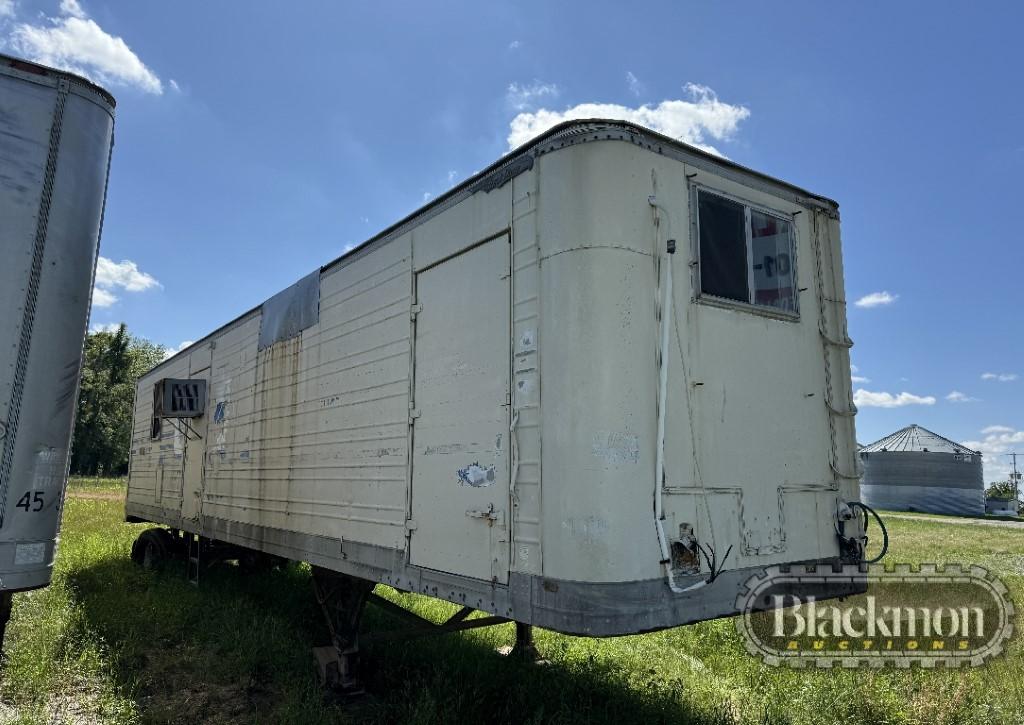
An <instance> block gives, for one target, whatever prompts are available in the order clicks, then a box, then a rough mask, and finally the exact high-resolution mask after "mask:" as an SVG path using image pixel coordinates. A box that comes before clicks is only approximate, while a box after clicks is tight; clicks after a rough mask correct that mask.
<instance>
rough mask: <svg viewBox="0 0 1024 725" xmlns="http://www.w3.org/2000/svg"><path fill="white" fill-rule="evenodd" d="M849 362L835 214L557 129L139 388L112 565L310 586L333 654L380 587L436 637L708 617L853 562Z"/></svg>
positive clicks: (739, 178)
mask: <svg viewBox="0 0 1024 725" xmlns="http://www.w3.org/2000/svg"><path fill="white" fill-rule="evenodd" d="M211 312H212V314H213V315H215V314H216V312H215V311H211ZM850 344H851V343H850V342H849V340H848V337H847V331H846V315H845V302H844V291H843V274H842V263H841V251H840V242H839V213H838V208H837V205H836V203H835V202H833V201H830V200H829V199H826V198H823V197H820V196H816V195H814V194H810V193H808V192H806V191H803V190H801V189H799V188H797V187H795V186H792V185H790V184H787V183H784V182H781V181H778V180H776V179H773V178H770V177H768V176H765V175H764V174H760V173H757V172H754V171H751V170H749V169H746V168H743V167H741V166H739V165H737V164H735V163H732V162H730V161H728V160H726V159H723V158H721V157H718V156H714V155H710V154H708V153H705V152H703V151H701V150H698V149H696V148H693V147H691V146H687V145H685V144H681V143H679V142H678V141H675V140H673V139H670V138H667V137H665V136H662V135H659V134H657V133H655V132H653V131H650V130H648V129H644V128H640V127H638V126H635V125H632V124H628V123H623V122H618V121H606V120H589V121H572V122H568V123H564V124H562V125H560V126H557V127H555V128H553V129H551V130H550V131H548V132H547V133H545V134H544V135H542V136H540V137H538V138H536V139H534V140H533V141H532V142H530V143H528V144H526V145H524V146H522V147H521V148H519V149H517V150H515V151H514V152H512V153H510V154H508V155H506V156H504V157H502V158H501V159H500V160H499V161H497V162H496V163H495V164H493V165H492V166H490V167H488V168H487V169H485V170H484V171H482V172H480V173H478V174H476V175H475V176H473V177H472V178H470V179H469V180H467V181H465V182H464V183H462V184H460V185H458V186H457V187H455V188H454V189H452V190H451V191H449V192H448V193H446V194H444V195H443V196H441V197H440V198H438V199H437V200H435V201H434V202H433V203H431V204H429V205H427V206H425V207H423V208H422V209H420V210H418V211H417V212H415V213H413V214H411V215H410V216H408V217H407V218H405V219H403V220H401V221H400V222H398V223H396V224H395V225H394V226H392V227H390V228H388V229H386V230H384V231H383V232H381V233H380V234H378V235H377V236H375V237H374V238H372V239H370V240H368V241H367V242H365V243H364V244H362V245H361V246H359V247H358V248H356V249H354V250H352V251H351V252H349V253H347V254H345V255H344V256H342V257H341V258H339V259H337V260H335V261H333V262H331V263H329V264H327V265H325V266H324V267H321V268H320V269H317V270H315V271H314V272H312V273H311V274H310V275H308V276H307V277H305V278H303V279H301V280H300V281H299V282H297V283H296V284H294V285H293V286H291V287H289V288H288V289H286V290H284V291H283V292H281V293H279V294H277V295H275V296H274V297H271V298H270V299H269V300H267V301H266V302H264V303H263V304H262V305H260V306H258V307H256V308H254V309H252V310H250V311H249V312H247V313H245V314H244V315H242V316H241V317H239V318H238V319H236V320H234V321H232V322H230V323H228V324H226V325H224V326H223V327H221V328H219V329H217V330H215V331H214V332H212V333H210V334H209V335H207V336H206V337H205V338H203V339H201V340H199V341H198V342H196V343H195V344H193V345H191V346H190V347H189V348H187V349H186V350H183V351H182V352H180V353H178V354H177V355H175V356H174V357H172V358H170V359H169V360H167V361H165V362H163V363H161V364H160V365H158V366H157V367H156V368H154V369H153V370H152V371H150V372H149V373H148V374H146V375H145V376H144V377H143V378H142V379H141V380H140V381H139V385H138V390H137V396H136V406H135V425H134V433H133V440H132V451H131V453H132V455H131V465H130V469H131V476H130V482H129V486H128V496H127V503H126V513H127V519H128V520H129V521H136V522H142V521H148V522H155V523H158V524H162V525H164V526H166V527H168V528H169V529H170V531H168V530H167V529H164V530H153V529H150V530H149V531H147V532H144V533H143V534H142V536H141V537H140V539H139V541H138V543H137V545H136V548H135V555H136V557H137V558H138V559H139V560H140V561H141V560H145V561H153V560H154V559H155V558H159V557H160V556H162V555H165V554H167V553H168V552H171V551H174V550H176V549H179V550H182V551H184V550H186V549H188V550H189V551H190V552H191V553H190V560H191V564H192V565H193V567H195V566H196V565H198V563H199V559H201V558H202V557H203V556H204V554H201V553H200V552H201V551H209V552H213V551H216V550H217V549H218V547H219V548H220V550H221V551H222V552H223V551H232V552H234V555H236V556H238V557H241V558H243V559H245V558H246V557H247V556H250V555H252V556H258V554H251V552H260V553H262V554H264V555H272V556H275V557H283V558H287V559H292V560H303V561H307V562H310V563H312V564H313V565H314V573H315V577H314V579H315V581H316V582H317V583H318V585H319V591H320V593H321V596H322V597H323V598H324V599H325V600H328V602H327V603H328V604H329V605H330V607H331V608H332V610H333V611H334V613H335V615H336V616H335V617H334V631H335V633H336V635H337V637H336V643H337V644H338V645H339V649H341V650H346V648H347V649H349V650H351V649H352V648H353V647H354V642H355V634H354V628H355V626H356V625H357V623H358V612H359V611H360V609H361V607H362V605H363V602H364V601H365V599H366V597H367V596H372V595H370V590H372V588H373V585H374V584H375V583H378V582H382V583H385V584H388V585H391V586H393V587H395V588H397V589H400V590H407V591H413V592H420V593H423V594H428V595H430V596H433V597H438V598H441V599H446V600H448V601H451V602H454V603H456V604H459V605H463V606H464V607H465V608H466V609H464V610H463V612H461V613H460V614H459V615H457V616H456V617H455V618H454V619H453V621H452V622H450V623H448V624H449V626H451V627H455V628H462V627H465V626H470V623H473V622H494V621H507V620H515V621H517V622H519V623H523V624H525V625H530V624H537V625H541V626H543V627H546V628H550V629H554V630H558V631H560V632H566V633H572V634H579V635H589V636H610V635H620V634H627V633H633V632H642V631H647V630H655V629H659V628H664V627H671V626H675V625H680V624H685V623H688V622H695V621H699V620H704V619H709V618H713V617H721V616H725V615H730V614H733V613H735V611H736V609H737V594H738V592H739V590H740V589H741V587H742V585H743V583H744V582H746V581H747V580H748V579H749V577H751V576H752V575H753V574H755V573H757V572H759V571H761V570H763V569H764V568H765V567H766V566H769V565H773V564H780V563H790V562H822V563H837V562H840V561H844V562H855V561H859V560H861V559H862V558H863V551H862V547H861V545H860V543H861V540H860V536H861V531H860V528H859V527H860V523H859V521H843V520H844V519H847V518H848V517H849V516H850V512H849V509H848V507H847V504H848V503H849V502H854V501H856V499H857V496H858V488H857V475H858V471H857V465H858V463H857V451H856V443H855V437H854V426H853V414H854V407H853V403H852V400H851V392H850V361H849V354H848V348H849V346H850ZM837 527H838V529H837ZM837 530H841V531H843V535H841V536H837ZM199 537H201V538H199ZM182 538H184V539H186V540H187V541H188V542H190V544H189V546H187V547H186V546H184V545H182V544H180V543H179V542H181V541H182ZM203 546H206V547H207V548H206V549H203ZM247 552H248V553H247ZM705 555H707V556H705ZM712 562H714V563H712ZM361 582H362V583H361ZM842 593H846V592H845V591H844V590H841V589H840V588H836V585H828V586H826V585H822V586H821V587H820V589H819V591H817V592H816V594H817V595H818V596H819V597H828V596H835V595H838V594H842ZM470 609H479V610H483V611H486V612H489V613H491V615H492V616H490V617H486V618H484V619H483V620H478V619H470V620H465V616H466V614H467V613H468V611H469V610H470ZM524 630H525V627H521V628H520V633H523V632H524ZM346 667H347V664H346V662H345V661H344V658H343V661H342V662H341V669H342V670H344V669H345V668H346Z"/></svg>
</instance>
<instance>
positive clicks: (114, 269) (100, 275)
mask: <svg viewBox="0 0 1024 725" xmlns="http://www.w3.org/2000/svg"><path fill="white" fill-rule="evenodd" d="M96 286H97V287H103V288H106V289H110V288H112V287H121V288H123V289H125V290H127V291H128V292H142V291H143V290H147V289H149V288H151V287H159V286H160V283H159V282H157V281H156V279H154V278H153V277H152V276H151V275H149V274H146V273H145V272H141V271H139V267H138V265H137V264H135V262H133V261H131V260H130V259H122V260H121V261H120V262H114V261H113V260H110V259H107V258H106V257H100V258H99V259H98V260H97V261H96Z"/></svg>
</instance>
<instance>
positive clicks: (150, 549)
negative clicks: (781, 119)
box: [132, 529, 170, 569]
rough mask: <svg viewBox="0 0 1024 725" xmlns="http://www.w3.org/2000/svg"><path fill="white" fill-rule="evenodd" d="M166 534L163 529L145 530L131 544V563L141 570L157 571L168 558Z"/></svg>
mask: <svg viewBox="0 0 1024 725" xmlns="http://www.w3.org/2000/svg"><path fill="white" fill-rule="evenodd" d="M169 536H170V534H168V533H167V532H166V531H164V530H163V529H146V530H145V531H143V532H142V533H141V534H139V538H137V539H136V540H135V543H134V544H132V561H134V562H135V563H136V564H138V565H139V566H141V567H142V568H143V569H159V568H160V567H162V566H163V565H164V564H165V563H166V562H167V559H168V558H169V554H170V552H169V551H168V550H167V539H166V537H169Z"/></svg>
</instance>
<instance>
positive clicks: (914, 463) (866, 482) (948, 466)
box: [860, 425, 985, 516]
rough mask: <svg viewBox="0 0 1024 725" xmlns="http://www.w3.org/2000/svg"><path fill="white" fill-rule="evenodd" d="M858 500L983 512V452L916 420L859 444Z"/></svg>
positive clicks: (906, 507) (912, 507)
mask: <svg viewBox="0 0 1024 725" xmlns="http://www.w3.org/2000/svg"><path fill="white" fill-rule="evenodd" d="M860 459H861V461H862V462H863V464H864V479H863V481H862V482H861V485H860V492H861V498H862V500H863V501H864V502H865V503H866V504H868V505H869V506H872V507H873V508H879V509H888V510H890V511H922V512H927V513H935V514H961V515H963V514H967V515H972V516H973V515H977V516H980V515H982V514H984V513H985V484H984V480H983V479H982V475H981V454H980V453H978V452H977V451H972V450H971V449H970V448H965V447H964V446H962V445H960V444H959V443H954V442H953V441H951V440H949V439H948V438H943V437H942V436H940V435H938V434H937V433H933V432H931V431H930V430H927V429H926V428H922V427H921V426H919V425H909V426H907V427H906V428H903V429H901V430H898V431H896V432H895V433H893V434H891V435H888V436H886V437H885V438H882V439H881V440H879V441H875V442H874V443H871V444H869V445H866V446H863V447H862V448H861V449H860Z"/></svg>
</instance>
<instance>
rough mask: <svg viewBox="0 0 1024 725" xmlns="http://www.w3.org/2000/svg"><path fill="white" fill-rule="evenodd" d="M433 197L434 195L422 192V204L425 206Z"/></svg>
mask: <svg viewBox="0 0 1024 725" xmlns="http://www.w3.org/2000/svg"><path fill="white" fill-rule="evenodd" d="M433 196H434V195H433V194H431V193H430V192H429V191H424V192H423V203H424V204H426V203H427V202H428V201H430V199H431V197H433Z"/></svg>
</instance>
